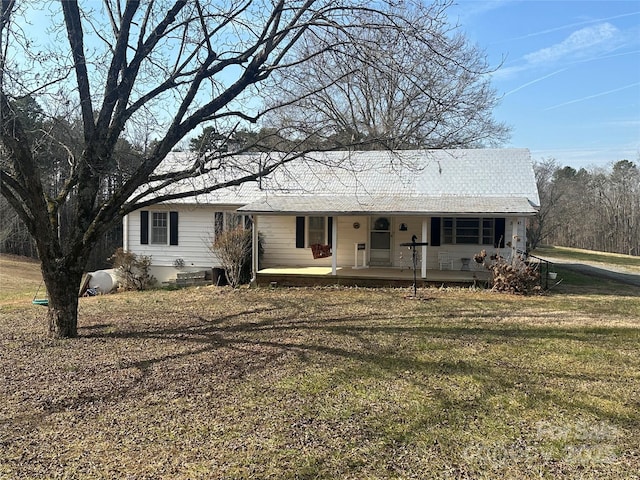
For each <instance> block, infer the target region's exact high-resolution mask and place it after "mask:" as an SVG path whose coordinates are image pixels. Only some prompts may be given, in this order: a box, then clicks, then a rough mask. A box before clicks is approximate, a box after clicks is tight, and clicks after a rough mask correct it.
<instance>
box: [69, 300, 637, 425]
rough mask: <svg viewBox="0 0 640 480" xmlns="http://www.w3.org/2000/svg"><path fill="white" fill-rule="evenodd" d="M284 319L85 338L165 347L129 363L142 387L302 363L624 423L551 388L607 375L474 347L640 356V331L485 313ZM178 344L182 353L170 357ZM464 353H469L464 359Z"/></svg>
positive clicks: (260, 312) (200, 321) (266, 315)
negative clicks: (161, 380)
mask: <svg viewBox="0 0 640 480" xmlns="http://www.w3.org/2000/svg"><path fill="white" fill-rule="evenodd" d="M284 310H285V311H286V312H287V313H283V308H282V305H281V304H274V305H271V306H268V307H260V308H250V309H245V310H243V311H240V312H238V313H232V314H227V315H221V316H213V317H210V318H207V316H205V315H197V316H194V317H193V320H195V322H193V321H191V322H190V323H188V324H186V325H184V326H180V325H179V326H174V327H170V328H163V327H162V325H161V324H160V323H155V324H153V325H152V326H149V325H145V326H144V329H136V328H132V329H130V330H115V331H106V332H105V331H100V330H99V329H95V328H90V327H89V328H87V327H81V328H80V331H81V332H82V333H84V332H85V331H87V330H90V332H89V333H86V334H84V335H83V338H87V339H123V340H130V339H133V340H139V341H145V342H147V341H158V342H160V343H159V344H158V348H157V349H155V350H154V353H153V355H151V356H150V357H149V358H145V359H138V360H124V361H122V363H121V367H122V368H133V369H137V370H139V371H140V372H141V375H140V378H139V382H142V381H143V380H144V378H145V377H147V376H149V375H153V372H152V370H153V368H154V367H155V366H157V365H160V364H163V365H165V364H167V362H168V363H172V362H173V363H176V361H178V360H181V359H185V358H187V359H188V358H191V359H193V361H194V362H201V369H200V370H199V371H198V373H199V374H201V375H211V374H213V375H214V377H215V378H218V379H220V380H221V381H225V380H227V381H241V380H242V379H244V378H246V377H248V376H251V375H252V374H254V373H256V372H259V371H263V370H267V369H270V368H279V366H281V365H284V364H287V363H288V362H291V360H290V359H291V356H293V357H296V358H297V360H298V362H299V363H298V364H299V365H300V368H303V369H304V368H305V365H306V366H310V365H313V366H323V365H326V366H331V367H336V366H340V365H341V364H343V363H344V367H343V372H342V375H343V377H344V376H346V377H348V376H349V374H348V373H347V372H348V371H349V369H353V371H354V372H359V375H361V374H362V372H369V374H370V375H381V376H382V377H385V378H387V379H393V378H399V377H402V378H403V379H405V380H408V381H409V382H410V383H412V384H414V385H415V386H416V387H418V388H423V389H426V390H430V389H432V387H433V385H432V383H431V382H430V380H429V377H430V376H440V377H442V376H444V377H446V376H450V377H452V378H453V377H457V376H461V375H462V376H464V375H470V376H472V377H473V378H474V379H475V381H477V382H478V383H479V384H480V385H482V388H481V390H482V393H481V394H480V396H479V397H480V398H482V397H488V396H490V395H492V394H493V393H496V392H500V391H509V390H513V389H522V388H523V387H522V386H523V385H524V386H525V387H524V388H526V389H527V390H528V391H530V394H531V395H534V396H535V397H537V398H540V399H544V401H547V402H550V403H553V404H555V405H557V406H558V407H569V406H571V408H572V409H575V408H576V407H577V406H579V408H580V409H582V410H584V411H589V412H591V413H592V414H593V415H596V416H598V417H608V418H611V420H616V421H623V420H625V418H623V416H621V415H617V414H615V413H611V412H609V411H607V410H606V409H605V408H602V407H598V406H596V405H593V404H589V403H587V402H584V401H579V400H576V399H575V398H572V396H571V395H570V392H563V393H560V392H554V391H550V390H549V389H548V388H547V382H549V381H550V380H552V379H554V380H557V381H558V382H569V383H571V382H593V383H594V384H597V385H602V384H606V383H607V382H611V381H612V378H611V375H610V374H609V373H608V372H607V370H606V369H604V368H603V369H602V373H594V372H591V373H589V374H588V375H586V374H584V373H580V372H575V373H572V372H567V371H562V370H561V369H559V368H550V367H548V366H543V367H535V366H533V365H526V364H522V363H521V362H519V361H511V359H507V360H505V361H500V360H496V359H495V357H491V358H485V357H483V356H482V355H480V356H478V357H476V358H474V356H466V357H465V356H464V348H465V346H469V345H489V346H492V345H494V346H496V345H498V346H502V345H514V346H515V347H517V348H523V349H526V348H527V344H528V343H534V344H535V346H536V347H537V348H539V347H540V345H542V348H543V349H547V348H549V347H547V346H546V345H547V342H555V343H557V342H558V341H565V340H566V341H570V342H581V343H584V345H585V346H591V347H593V348H600V349H607V348H610V346H611V344H612V341H614V342H615V343H616V344H629V345H630V346H631V347H630V348H632V346H633V345H634V344H637V343H638V342H640V330H639V329H635V328H630V327H579V326H576V327H573V326H572V327H563V326H544V327H540V326H530V327H524V326H523V325H521V324H513V323H511V324H510V323H508V322H506V321H503V322H502V323H499V324H493V325H482V326H477V318H478V312H475V315H474V318H472V319H470V320H469V321H470V322H473V323H475V325H464V324H463V323H464V318H457V319H456V323H453V324H446V320H445V321H442V320H440V322H439V324H434V323H431V322H430V321H429V320H427V321H426V322H419V321H416V320H415V319H412V320H407V321H403V320H402V319H398V318H389V316H388V315H387V314H385V313H384V312H378V313H370V312H369V313H366V314H362V315H356V316H354V315H345V316H343V317H340V316H334V317H331V318H329V319H323V318H320V319H315V318H305V317H304V311H302V309H300V308H296V307H295V302H290V304H289V305H288V308H287V309H284ZM487 316H488V317H489V316H490V315H487ZM254 317H258V318H257V319H254ZM260 317H263V318H260ZM443 323H444V324H443ZM134 327H135V326H134ZM614 339H615V340H614ZM413 341H420V342H422V343H424V346H423V347H421V351H420V352H419V354H418V352H416V351H415V347H411V348H413V350H411V351H410V353H409V354H407V353H406V351H404V350H403V345H405V344H406V343H407V342H409V343H410V342H413ZM169 345H172V346H173V347H172V348H168V346H169ZM442 348H446V349H449V352H450V353H451V354H450V355H445V356H444V357H443V355H441V354H440V353H438V352H439V351H440V350H441V349H442ZM458 349H460V352H459V354H456V351H457V350H458ZM220 351H225V352H226V353H225V355H224V357H223V360H217V358H218V357H216V355H215V354H216V353H217V352H220ZM432 352H435V353H432ZM550 353H552V351H551V352H550ZM429 357H431V358H429ZM445 357H446V358H445ZM203 358H204V359H207V361H206V362H204V363H207V362H209V365H208V366H202V365H204V364H203V363H202V361H203ZM592 361H594V360H592ZM217 362H220V364H218V363H217ZM207 369H209V370H207ZM358 380H361V379H358V378H357V377H356V376H354V377H353V381H358ZM175 381H179V379H175ZM130 387H131V386H130ZM130 387H128V388H123V389H122V390H121V391H119V392H113V396H114V397H118V396H126V395H127V394H128V391H129V390H130ZM431 393H432V394H433V395H435V396H436V397H440V398H441V400H442V401H443V402H445V401H449V400H450V396H449V395H448V394H447V392H446V389H445V390H442V389H440V390H436V391H432V392H431ZM565 395H569V396H565ZM461 405H463V404H461ZM463 406H464V405H463ZM626 420H629V419H628V418H626ZM634 421H637V419H636V420H634Z"/></svg>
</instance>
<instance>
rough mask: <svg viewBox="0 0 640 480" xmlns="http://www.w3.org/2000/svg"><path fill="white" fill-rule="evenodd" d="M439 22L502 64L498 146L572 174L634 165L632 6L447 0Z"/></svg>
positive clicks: (638, 114) (636, 12) (638, 50)
mask: <svg viewBox="0 0 640 480" xmlns="http://www.w3.org/2000/svg"><path fill="white" fill-rule="evenodd" d="M449 20H450V21H451V22H452V23H455V22H456V21H457V22H458V23H459V24H460V27H461V29H462V31H463V32H464V33H465V34H466V36H467V37H468V38H469V40H470V41H472V42H473V43H475V44H477V45H478V46H479V47H481V48H482V49H483V50H485V52H486V54H487V57H488V59H489V61H490V63H491V64H492V65H498V64H500V63H502V66H501V67H500V68H499V69H498V71H497V72H496V73H495V74H494V75H493V78H492V84H493V86H494V88H495V89H496V90H497V91H498V94H499V95H500V96H502V101H501V105H500V106H499V107H498V108H497V109H496V110H495V112H494V113H495V117H496V118H497V119H498V120H500V121H503V122H506V123H507V124H509V125H511V127H512V128H513V131H512V136H511V141H510V142H509V144H508V145H506V146H512V147H525V148H529V149H530V150H531V155H532V157H533V159H534V160H541V159H543V158H550V157H551V158H555V159H556V160H557V161H558V163H559V164H560V165H568V166H572V167H574V168H582V167H584V168H588V169H590V168H593V167H607V166H610V165H611V164H612V163H614V162H616V161H618V160H622V159H627V160H631V161H633V162H634V163H636V164H640V1H638V0H633V1H632V0H625V1H616V0H609V1H607V0H605V1H597V0H593V1H579V0H573V1H551V0H537V1H519V0H493V1H489V0H457V4H456V5H454V6H453V7H452V8H451V9H450V10H449Z"/></svg>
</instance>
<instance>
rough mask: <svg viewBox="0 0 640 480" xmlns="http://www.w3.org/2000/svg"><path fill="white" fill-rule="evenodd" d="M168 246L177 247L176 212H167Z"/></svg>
mask: <svg viewBox="0 0 640 480" xmlns="http://www.w3.org/2000/svg"><path fill="white" fill-rule="evenodd" d="M169 245H178V212H169Z"/></svg>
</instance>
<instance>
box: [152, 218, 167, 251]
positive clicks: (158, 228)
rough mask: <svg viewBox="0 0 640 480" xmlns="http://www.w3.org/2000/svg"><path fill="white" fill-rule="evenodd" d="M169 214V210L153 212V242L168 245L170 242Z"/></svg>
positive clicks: (153, 243)
mask: <svg viewBox="0 0 640 480" xmlns="http://www.w3.org/2000/svg"><path fill="white" fill-rule="evenodd" d="M168 216H169V214H168V213H167V212H151V244H152V245H167V243H169V219H168Z"/></svg>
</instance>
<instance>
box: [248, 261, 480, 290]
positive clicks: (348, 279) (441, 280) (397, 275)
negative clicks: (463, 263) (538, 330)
mask: <svg viewBox="0 0 640 480" xmlns="http://www.w3.org/2000/svg"><path fill="white" fill-rule="evenodd" d="M415 273H416V275H415V278H416V283H417V285H418V286H420V287H422V286H429V285H431V286H441V285H447V286H451V285H486V283H487V281H488V280H489V272H488V271H487V270H486V269H484V268H473V269H471V270H427V272H426V276H425V277H424V278H423V277H421V272H420V270H419V269H418V271H416V272H415ZM413 282H414V271H413V269H411V268H397V267H367V268H355V267H336V271H335V275H334V274H333V268H332V267H331V266H300V267H291V266H279V267H270V268H264V269H262V270H259V271H258V272H257V275H256V283H257V284H258V285H260V286H307V285H346V286H360V287H374V286H375V287H403V286H411V285H413Z"/></svg>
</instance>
